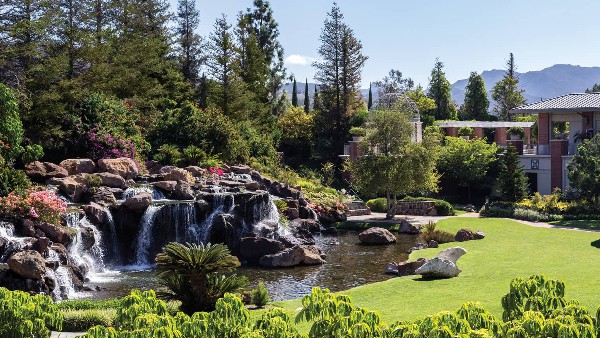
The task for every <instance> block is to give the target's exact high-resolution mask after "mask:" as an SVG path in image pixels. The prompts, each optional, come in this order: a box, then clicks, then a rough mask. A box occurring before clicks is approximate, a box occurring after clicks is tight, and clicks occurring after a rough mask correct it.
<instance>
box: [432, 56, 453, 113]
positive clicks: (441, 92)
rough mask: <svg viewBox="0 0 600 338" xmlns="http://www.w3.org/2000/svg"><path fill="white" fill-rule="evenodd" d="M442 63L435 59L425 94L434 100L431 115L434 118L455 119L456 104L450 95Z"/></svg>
mask: <svg viewBox="0 0 600 338" xmlns="http://www.w3.org/2000/svg"><path fill="white" fill-rule="evenodd" d="M443 69H444V63H443V62H441V61H440V60H439V59H435V65H434V67H433V69H432V70H431V77H430V78H429V89H428V91H427V96H429V97H430V98H432V99H433V100H434V101H435V106H436V108H435V110H434V112H433V115H434V116H435V119H436V120H456V106H455V105H454V101H452V96H451V95H450V82H449V81H448V79H446V74H445V73H444V70H443Z"/></svg>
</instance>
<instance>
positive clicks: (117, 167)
mask: <svg viewBox="0 0 600 338" xmlns="http://www.w3.org/2000/svg"><path fill="white" fill-rule="evenodd" d="M98 168H99V169H100V171H103V172H109V173H111V174H116V175H119V176H121V177H123V178H124V179H126V180H128V179H134V178H136V177H137V176H138V174H139V169H138V167H137V164H136V163H135V161H134V160H133V159H131V158H128V157H120V158H103V159H101V160H98Z"/></svg>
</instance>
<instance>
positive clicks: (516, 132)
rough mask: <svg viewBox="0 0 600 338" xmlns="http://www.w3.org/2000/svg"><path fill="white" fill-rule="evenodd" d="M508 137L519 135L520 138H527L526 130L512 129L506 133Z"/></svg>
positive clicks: (520, 128)
mask: <svg viewBox="0 0 600 338" xmlns="http://www.w3.org/2000/svg"><path fill="white" fill-rule="evenodd" d="M506 134H507V135H518V136H519V137H520V138H523V137H525V130H524V129H523V128H522V127H510V128H508V130H507V131H506Z"/></svg>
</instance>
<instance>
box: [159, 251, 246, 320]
mask: <svg viewBox="0 0 600 338" xmlns="http://www.w3.org/2000/svg"><path fill="white" fill-rule="evenodd" d="M239 265H240V262H239V261H238V259H237V257H235V256H232V255H231V253H230V252H229V249H228V248H227V247H226V246H224V245H222V244H210V243H209V244H207V245H204V244H202V243H201V244H194V243H186V244H181V243H174V242H172V243H169V244H167V245H165V247H164V248H163V251H162V252H161V253H159V254H158V255H156V266H157V267H158V269H159V270H160V273H159V274H158V280H159V282H160V283H161V284H162V285H164V286H165V287H167V288H168V289H169V291H168V292H164V293H161V295H163V296H165V297H166V298H167V299H175V300H179V301H181V309H182V310H183V311H185V312H186V313H190V314H191V313H193V312H195V311H206V310H212V309H214V306H215V302H216V301H217V299H219V298H221V297H223V295H224V294H225V293H227V292H233V291H236V290H237V289H239V288H240V287H243V286H245V285H246V284H247V280H246V279H245V278H243V277H239V276H237V275H235V274H233V275H227V276H226V275H223V273H224V272H230V271H233V270H234V269H235V268H237V267H238V266H239Z"/></svg>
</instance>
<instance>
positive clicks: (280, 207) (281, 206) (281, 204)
mask: <svg viewBox="0 0 600 338" xmlns="http://www.w3.org/2000/svg"><path fill="white" fill-rule="evenodd" d="M273 203H274V204H275V206H276V207H277V211H279V212H284V211H285V210H287V209H288V204H287V202H286V201H285V200H282V199H277V200H273Z"/></svg>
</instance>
